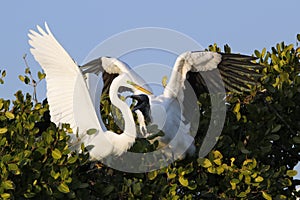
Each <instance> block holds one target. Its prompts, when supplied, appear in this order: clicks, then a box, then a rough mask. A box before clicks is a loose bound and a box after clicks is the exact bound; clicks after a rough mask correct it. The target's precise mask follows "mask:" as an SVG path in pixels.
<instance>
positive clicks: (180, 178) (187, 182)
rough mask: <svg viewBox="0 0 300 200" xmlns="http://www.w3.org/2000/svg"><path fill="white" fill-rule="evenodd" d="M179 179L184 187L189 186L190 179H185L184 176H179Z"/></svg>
mask: <svg viewBox="0 0 300 200" xmlns="http://www.w3.org/2000/svg"><path fill="white" fill-rule="evenodd" d="M178 180H179V183H180V184H181V185H182V186H184V187H187V186H188V185H189V181H188V179H185V178H184V177H183V176H181V177H179V179H178Z"/></svg>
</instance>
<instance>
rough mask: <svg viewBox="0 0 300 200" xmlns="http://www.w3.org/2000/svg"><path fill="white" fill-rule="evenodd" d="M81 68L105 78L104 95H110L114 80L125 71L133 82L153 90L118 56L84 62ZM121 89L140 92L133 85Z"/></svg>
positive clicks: (84, 71) (83, 70) (84, 72)
mask: <svg viewBox="0 0 300 200" xmlns="http://www.w3.org/2000/svg"><path fill="white" fill-rule="evenodd" d="M80 69H81V70H82V73H83V74H86V73H94V74H96V75H97V76H102V79H103V89H102V93H101V94H102V95H108V93H109V89H110V85H111V83H112V81H113V80H114V79H115V78H116V77H117V76H119V75H120V74H123V73H126V74H127V75H128V77H129V78H130V79H131V80H130V81H131V82H133V83H135V84H137V85H139V86H142V87H143V88H145V89H147V90H149V91H151V88H150V87H149V86H148V85H147V84H146V82H145V81H144V80H143V79H142V78H141V77H140V76H139V75H138V74H137V73H136V72H134V71H133V70H132V69H130V68H129V66H128V65H127V64H126V63H124V62H122V61H120V60H119V59H117V58H111V57H100V58H97V59H94V60H92V61H90V62H88V63H86V64H84V65H83V66H81V67H80ZM128 86H129V85H128ZM120 89H121V90H120V91H131V92H133V93H138V92H139V90H138V89H137V88H135V87H131V86H130V87H128V88H125V87H123V88H120Z"/></svg>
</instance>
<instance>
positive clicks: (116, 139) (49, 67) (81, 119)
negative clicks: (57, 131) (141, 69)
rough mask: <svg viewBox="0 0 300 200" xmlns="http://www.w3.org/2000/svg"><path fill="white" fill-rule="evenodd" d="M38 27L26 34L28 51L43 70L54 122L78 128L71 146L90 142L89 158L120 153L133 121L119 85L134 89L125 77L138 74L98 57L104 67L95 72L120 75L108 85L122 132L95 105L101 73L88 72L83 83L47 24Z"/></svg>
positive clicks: (128, 140)
mask: <svg viewBox="0 0 300 200" xmlns="http://www.w3.org/2000/svg"><path fill="white" fill-rule="evenodd" d="M37 29H38V32H35V31H33V30H30V33H29V34H28V36H29V38H30V39H29V44H30V45H31V46H32V48H31V49H30V51H31V53H32V55H33V56H34V58H35V60H36V61H37V62H38V63H39V64H40V65H41V67H42V68H43V70H44V71H45V73H46V83H47V98H48V103H49V109H50V115H51V121H52V122H54V123H55V124H56V125H59V124H61V123H69V124H70V126H71V128H72V129H73V132H74V133H76V132H78V137H77V136H76V134H71V146H72V149H75V150H78V151H80V144H81V143H82V142H83V143H84V144H85V146H89V149H90V150H89V153H90V158H91V159H92V160H93V159H96V160H100V159H102V158H105V157H106V156H108V155H121V154H122V153H123V152H125V151H126V150H127V149H128V148H130V147H131V146H132V145H133V143H134V142H135V139H136V125H135V122H134V118H133V115H132V112H131V110H130V109H129V106H128V105H127V104H126V103H125V102H123V101H122V100H121V99H120V98H119V96H118V88H120V87H123V86H125V87H127V88H131V89H132V90H134V91H137V89H135V88H134V87H133V86H132V85H130V84H128V83H127V81H128V80H132V79H134V80H135V81H137V80H139V79H140V78H139V77H138V76H137V75H136V74H135V73H133V72H132V73H129V71H130V70H129V68H128V67H127V66H126V65H124V64H123V63H121V62H118V61H117V60H116V59H114V58H102V59H101V61H102V62H103V66H104V67H106V68H102V69H98V73H100V72H101V73H102V72H103V75H104V76H106V74H110V73H115V74H118V75H119V76H118V77H116V78H114V80H113V81H111V82H110V87H111V88H114V89H113V90H109V91H108V93H109V96H110V100H111V103H112V104H113V105H115V106H116V107H118V108H119V109H120V111H121V112H122V116H123V118H124V122H125V126H124V132H123V133H122V134H116V133H114V132H112V131H109V130H107V129H106V127H105V126H104V124H103V122H102V119H101V117H100V111H99V110H100V108H99V106H97V105H99V104H100V93H99V91H100V92H101V90H102V89H106V87H107V85H106V84H104V83H103V82H102V77H101V76H99V77H98V76H96V75H95V74H87V83H86V82H85V79H84V76H83V75H82V73H81V71H80V69H79V67H78V65H77V64H76V63H75V62H74V61H73V59H72V58H71V57H70V56H69V54H68V53H67V52H66V51H65V50H64V48H63V47H62V46H61V45H60V44H59V43H58V41H57V40H56V39H55V37H54V36H53V34H52V33H51V31H50V29H49V27H48V26H47V24H46V23H45V29H46V30H43V29H42V28H41V27H39V26H37ZM98 79H99V80H98ZM140 80H141V79H140ZM140 84H142V83H140ZM103 87H104V88H103ZM88 89H89V90H88ZM89 130H96V133H94V134H87V133H88V131H89ZM91 147H92V148H91Z"/></svg>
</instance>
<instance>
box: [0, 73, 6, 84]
mask: <svg viewBox="0 0 300 200" xmlns="http://www.w3.org/2000/svg"><path fill="white" fill-rule="evenodd" d="M0 75H1V77H0V84H3V83H4V80H3V78H4V77H5V76H6V71H5V70H3V71H1V70H0Z"/></svg>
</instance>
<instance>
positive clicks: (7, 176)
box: [0, 35, 300, 199]
mask: <svg viewBox="0 0 300 200" xmlns="http://www.w3.org/2000/svg"><path fill="white" fill-rule="evenodd" d="M297 37H298V40H299V35H298V36H297ZM209 50H211V51H221V49H220V48H219V47H218V46H217V45H216V44H215V45H212V46H210V47H209ZM224 51H225V52H230V51H231V49H230V47H229V46H228V45H226V46H225V47H224ZM254 54H255V56H257V57H258V58H259V61H258V62H260V63H261V64H262V65H264V66H265V69H264V71H263V74H264V76H263V77H262V78H261V82H262V85H261V86H259V88H253V90H252V92H250V93H248V94H230V95H229V96H228V98H227V102H228V106H227V116H226V121H225V125H224V129H223V132H222V134H221V136H220V137H219V140H218V143H217V144H216V146H215V147H214V149H213V150H212V151H211V152H210V153H209V154H208V155H207V156H206V157H205V158H197V157H196V156H195V157H188V158H185V159H184V160H181V161H176V162H174V163H172V164H170V165H169V166H168V167H164V168H162V169H160V170H156V171H152V172H149V173H143V174H130V173H124V172H120V171H117V170H114V169H111V168H109V167H106V166H104V165H102V164H101V163H91V162H88V153H87V152H86V150H85V148H84V146H83V147H82V149H83V152H82V153H77V154H76V153H71V151H70V150H69V146H68V139H69V136H68V130H70V127H69V126H68V125H63V126H62V128H57V127H56V126H55V125H54V124H52V123H50V124H49V127H48V128H47V129H46V130H45V131H42V132H41V131H40V130H39V129H38V128H37V126H36V124H37V122H43V121H44V120H45V119H44V117H43V115H44V113H45V112H47V111H48V105H47V104H46V103H33V101H32V98H31V96H30V95H29V94H26V95H25V96H24V95H23V94H22V92H20V91H19V92H17V93H16V94H15V96H16V100H14V101H12V102H11V101H10V100H4V99H0V176H1V184H0V194H1V198H2V199H13V198H14V199H24V198H26V199H30V198H35V199H56V198H68V199H86V198H90V199H255V198H256V199H296V197H297V196H298V195H299V192H297V191H296V190H295V187H296V186H297V185H299V180H295V179H294V177H295V175H296V174H297V171H295V170H294V169H293V168H294V166H295V165H296V164H297V163H298V161H299V154H298V152H299V151H300V136H299V134H300V132H299V130H300V121H299V120H298V119H300V104H299V103H298V102H300V77H299V66H300V63H299V58H300V57H299V55H300V50H299V48H296V49H295V48H294V46H293V45H285V44H284V43H280V44H277V45H276V47H273V48H271V50H270V51H267V50H266V49H263V50H262V51H258V50H255V51H254ZM25 74H26V75H25V76H20V79H21V80H22V81H24V82H25V83H32V77H30V70H29V69H28V70H27V71H25ZM26 77H27V78H26ZM38 77H39V79H40V80H41V79H43V78H44V75H43V74H42V73H40V74H38ZM26 80H27V81H26ZM102 99H103V100H102V102H101V105H102V110H101V112H102V114H103V119H104V123H105V125H106V126H107V127H108V128H110V129H112V130H114V131H116V132H118V131H120V128H119V127H121V128H122V126H123V122H122V121H121V122H120V123H121V124H119V125H116V124H115V123H114V118H113V116H112V115H111V114H110V113H111V112H115V113H116V114H117V115H120V113H119V111H118V110H117V109H115V108H111V107H109V106H108V104H107V103H108V102H109V100H108V99H107V98H106V97H103V98H102ZM199 101H200V102H199V104H200V105H201V111H203V112H201V115H202V116H201V118H200V122H199V123H200V124H199V127H201V129H199V130H198V134H197V136H196V138H195V143H196V146H197V148H198V149H199V148H200V145H201V142H202V139H203V137H204V136H205V134H206V130H207V127H208V124H209V122H210V114H211V105H210V96H209V94H202V95H201V96H200V99H199ZM11 104H12V105H11ZM94 133H95V130H93V129H91V130H89V131H88V134H94ZM151 139H152V140H153V139H154V140H155V138H151ZM157 146H158V144H157V142H154V143H151V142H149V141H148V140H146V139H141V138H139V139H137V142H136V143H135V144H134V146H133V147H132V149H131V151H136V152H146V151H153V150H154V149H155V148H157Z"/></svg>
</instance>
